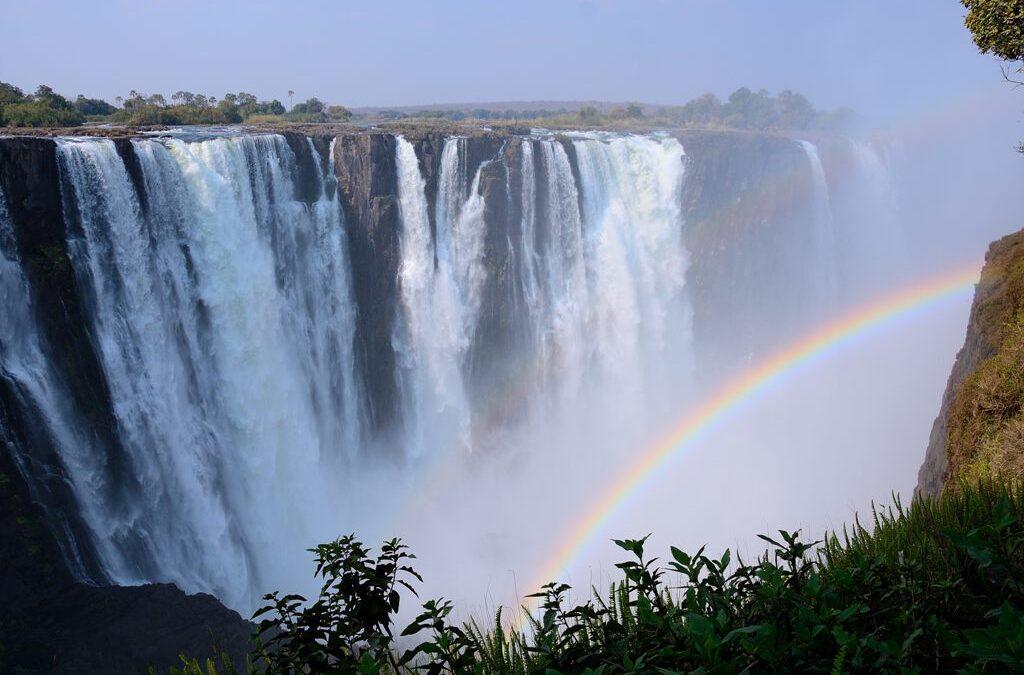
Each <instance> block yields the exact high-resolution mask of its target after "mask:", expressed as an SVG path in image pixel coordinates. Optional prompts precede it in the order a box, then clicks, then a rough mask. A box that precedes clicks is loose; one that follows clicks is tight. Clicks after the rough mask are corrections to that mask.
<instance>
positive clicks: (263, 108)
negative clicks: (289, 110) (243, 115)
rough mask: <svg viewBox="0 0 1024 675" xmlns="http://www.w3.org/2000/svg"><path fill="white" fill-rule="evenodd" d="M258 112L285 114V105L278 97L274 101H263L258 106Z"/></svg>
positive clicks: (262, 113)
mask: <svg viewBox="0 0 1024 675" xmlns="http://www.w3.org/2000/svg"><path fill="white" fill-rule="evenodd" d="M256 112H257V113H258V114H261V115H283V114H285V112H286V111H285V109H284V106H283V105H282V104H281V102H280V101H278V100H277V99H276V98H275V99H274V100H273V101H263V102H262V103H260V104H259V105H258V106H257V107H256Z"/></svg>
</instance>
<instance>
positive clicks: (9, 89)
mask: <svg viewBox="0 0 1024 675" xmlns="http://www.w3.org/2000/svg"><path fill="white" fill-rule="evenodd" d="M24 100H25V93H24V92H23V91H22V90H21V89H18V88H17V87H15V86H14V85H13V84H8V83H6V82H0V105H7V104H9V103H21V102H22V101H24Z"/></svg>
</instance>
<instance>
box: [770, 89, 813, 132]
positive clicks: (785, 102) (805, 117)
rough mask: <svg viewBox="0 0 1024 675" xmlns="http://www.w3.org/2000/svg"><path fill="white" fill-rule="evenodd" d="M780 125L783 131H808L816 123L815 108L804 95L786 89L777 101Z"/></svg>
mask: <svg viewBox="0 0 1024 675" xmlns="http://www.w3.org/2000/svg"><path fill="white" fill-rule="evenodd" d="M775 104H776V109H777V116H778V123H779V126H781V127H782V128H783V129H807V128H808V127H810V126H811V124H812V123H813V122H814V118H815V115H816V114H817V113H816V112H815V110H814V106H812V105H811V103H810V101H808V100H807V99H806V98H805V97H804V96H803V95H802V94H795V93H793V92H791V91H790V90H788V89H786V90H785V91H782V92H781V93H779V95H778V96H777V97H776V99H775Z"/></svg>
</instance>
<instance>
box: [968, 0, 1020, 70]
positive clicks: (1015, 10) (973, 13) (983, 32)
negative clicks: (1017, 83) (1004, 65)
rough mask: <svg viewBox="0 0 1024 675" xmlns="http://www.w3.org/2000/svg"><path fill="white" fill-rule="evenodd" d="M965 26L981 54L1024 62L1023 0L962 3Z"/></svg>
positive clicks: (970, 1)
mask: <svg viewBox="0 0 1024 675" xmlns="http://www.w3.org/2000/svg"><path fill="white" fill-rule="evenodd" d="M961 2H962V3H963V5H964V7H966V8H967V16H966V17H965V18H964V23H965V24H966V25H967V29H968V30H970V31H971V35H972V36H974V43H975V44H976V45H978V49H980V50H981V52H982V53H983V54H995V55H996V56H998V57H999V58H1001V59H1003V60H1005V61H1024V0H961Z"/></svg>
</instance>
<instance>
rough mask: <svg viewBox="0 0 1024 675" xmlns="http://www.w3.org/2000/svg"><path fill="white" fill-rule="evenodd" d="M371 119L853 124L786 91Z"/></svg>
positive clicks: (792, 126) (390, 113)
mask: <svg viewBox="0 0 1024 675" xmlns="http://www.w3.org/2000/svg"><path fill="white" fill-rule="evenodd" d="M366 118H367V119H368V120H369V121H374V122H387V121H395V120H416V119H443V120H448V121H452V122H462V121H476V122H481V123H493V122H513V123H522V122H531V123H534V124H538V125H544V126H549V127H558V128H577V127H582V128H595V127H598V128H600V127H606V128H610V129H637V128H641V129H642V128H648V129H649V128H652V127H686V128H707V129H750V130H760V131H768V130H788V131H794V130H799V131H808V130H819V131H845V130H847V129H849V128H850V127H851V126H852V125H853V124H854V123H855V121H856V115H855V114H854V113H853V112H852V111H850V110H848V109H840V110H834V111H820V110H817V109H815V107H814V106H813V105H812V104H811V103H810V101H808V100H807V98H806V97H804V96H803V95H802V94H798V93H795V92H792V91H789V90H786V91H783V92H781V93H779V94H778V95H777V96H772V95H771V94H770V93H769V92H768V91H766V90H764V89H761V90H759V91H752V90H750V89H748V88H747V87H741V88H739V89H737V90H736V91H734V92H733V93H732V94H730V95H729V98H728V99H727V100H725V101H722V100H720V99H719V98H718V97H717V96H715V95H714V94H704V95H703V96H699V97H698V98H695V99H693V100H692V101H690V102H688V103H686V104H685V105H678V106H642V105H640V104H638V103H628V104H625V105H620V106H614V107H610V108H607V109H605V110H600V109H598V107H597V106H595V105H584V106H582V107H580V108H579V109H577V110H572V109H570V108H567V107H561V108H557V109H550V108H547V109H545V108H538V109H532V110H531V109H525V110H521V109H508V110H492V109H487V108H471V109H466V108H458V107H452V108H434V109H427V110H408V111H399V110H380V111H377V112H374V113H372V114H369V115H367V116H366Z"/></svg>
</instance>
